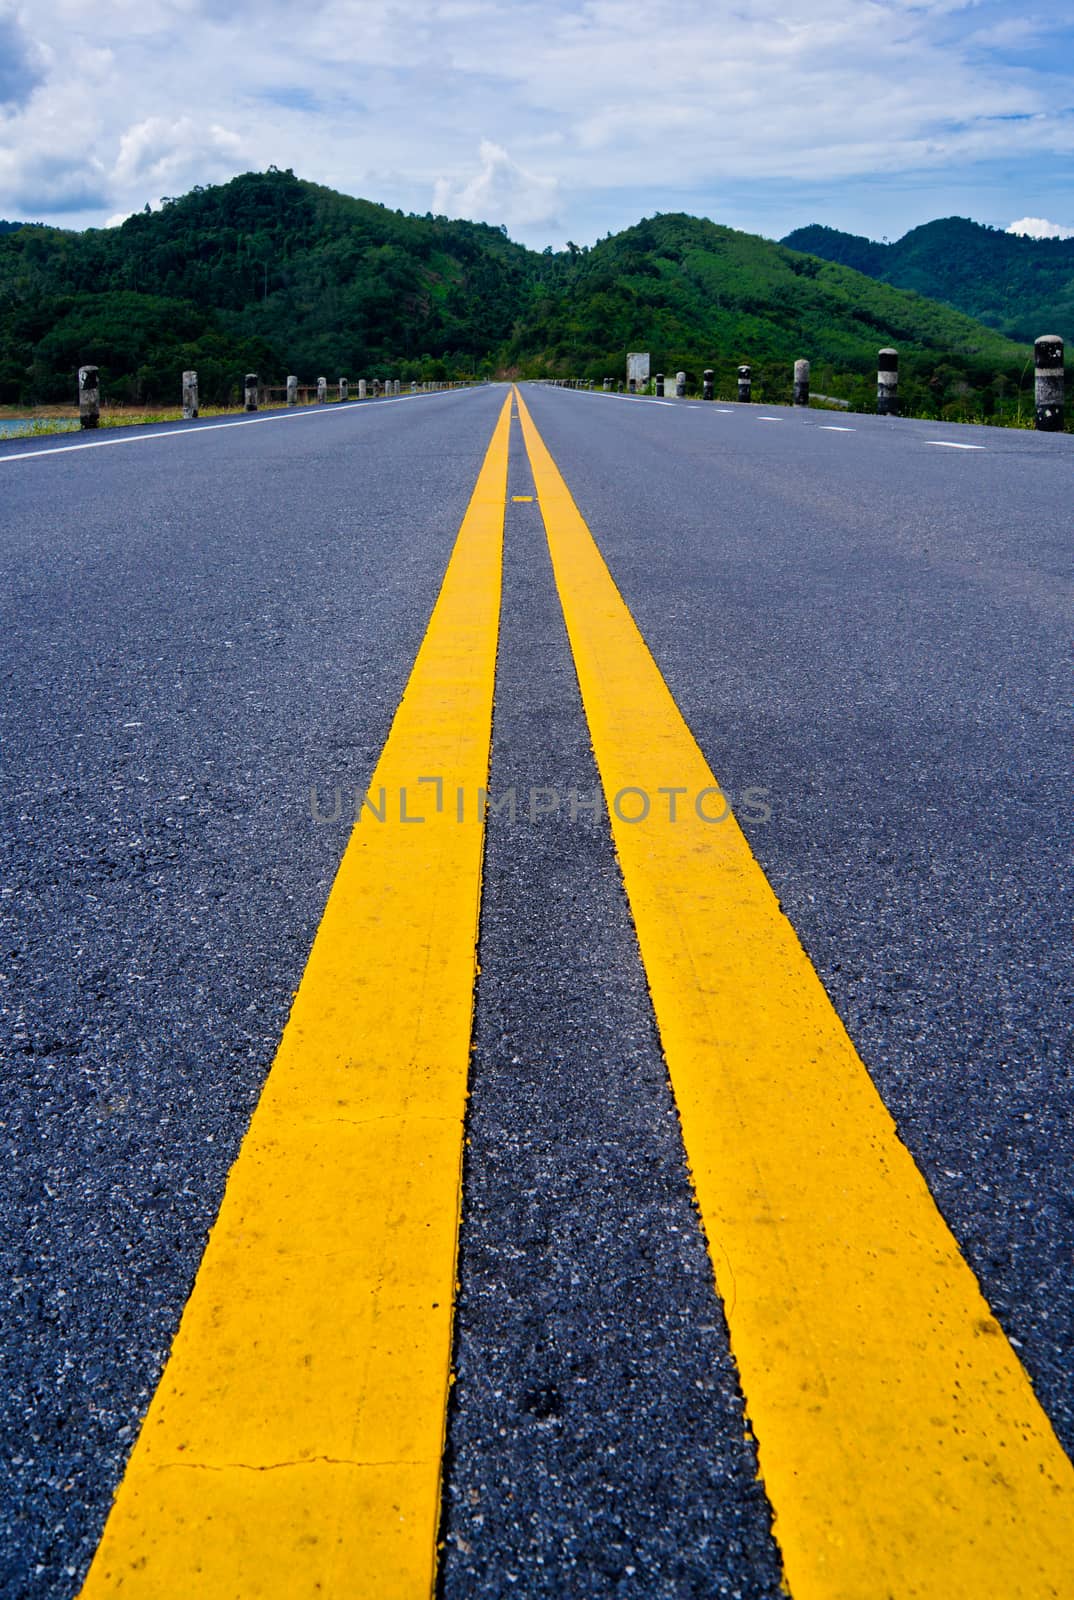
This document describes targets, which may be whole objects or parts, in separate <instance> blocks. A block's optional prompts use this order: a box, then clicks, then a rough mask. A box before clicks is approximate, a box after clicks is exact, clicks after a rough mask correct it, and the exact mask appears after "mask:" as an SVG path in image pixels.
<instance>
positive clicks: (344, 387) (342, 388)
mask: <svg viewBox="0 0 1074 1600" xmlns="http://www.w3.org/2000/svg"><path fill="white" fill-rule="evenodd" d="M350 392H351V386H350V382H349V380H348V379H346V378H340V380H339V398H340V399H341V400H348V399H349V398H350Z"/></svg>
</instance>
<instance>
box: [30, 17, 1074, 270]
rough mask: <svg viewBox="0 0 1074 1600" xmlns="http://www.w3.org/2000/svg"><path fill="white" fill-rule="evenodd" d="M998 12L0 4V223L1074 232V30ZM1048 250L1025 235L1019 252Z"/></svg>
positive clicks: (518, 233) (566, 234)
mask: <svg viewBox="0 0 1074 1600" xmlns="http://www.w3.org/2000/svg"><path fill="white" fill-rule="evenodd" d="M1059 13H1060V8H1058V7H1056V6H1055V5H1054V3H1053V4H1051V5H1049V6H1047V7H1046V6H1044V5H1041V6H1040V8H1039V10H1038V9H1033V8H1032V4H1031V5H1030V8H1029V9H1025V8H1024V7H1023V6H1021V5H1017V6H1016V5H1014V4H1010V3H1007V0H853V3H851V0H737V3H731V4H728V3H725V0H384V3H373V0H304V3H303V4H302V5H301V6H297V5H295V4H294V3H293V0H292V3H289V4H278V3H276V0H98V3H97V4H96V5H94V4H86V0H50V3H49V4H48V5H47V6H41V5H40V4H38V5H35V6H33V7H32V8H31V6H29V5H21V4H18V3H15V0H0V217H8V218H14V217H19V218H29V219H35V220H37V219H40V220H44V221H51V222H57V223H61V224H63V225H65V226H70V227H87V226H101V225H104V224H105V223H107V222H111V221H114V220H116V219H117V218H120V217H122V216H125V215H127V214H129V213H130V212H131V211H133V210H137V209H141V207H142V206H143V205H145V204H146V203H149V204H151V205H154V204H157V203H158V202H159V200H160V198H161V196H162V195H178V194H182V193H184V192H185V191H186V190H188V189H189V188H191V187H192V186H193V185H194V184H196V183H215V182H219V181H222V180H224V179H226V178H228V177H231V176H233V175H234V174H235V173H237V172H242V171H248V170H250V169H263V168H265V167H267V166H268V165H270V164H275V165H277V166H280V167H293V168H294V170H295V171H296V172H297V173H298V174H299V175H300V176H302V177H307V178H312V179H314V180H316V181H318V182H321V183H327V184H330V185H331V186H333V187H335V188H338V189H342V190H343V191H344V192H346V193H348V194H357V195H362V196H363V197H365V198H367V199H370V200H378V201H381V202H383V203H384V204H386V205H390V206H397V207H400V208H402V209H403V210H406V211H418V212H425V211H429V210H432V211H438V212H446V213H448V214H449V215H454V216H468V217H473V218H478V219H481V220H484V221H488V222H492V223H497V224H499V223H503V224H505V225H506V226H507V228H508V230H509V232H510V233H511V235H512V237H514V238H517V239H521V240H523V241H525V242H526V243H527V244H530V245H535V246H537V247H538V248H540V247H543V246H544V245H546V244H551V245H553V246H557V247H558V246H561V245H562V244H563V243H564V242H565V241H566V240H567V239H568V238H570V239H574V240H575V241H576V242H578V243H579V244H584V243H591V242H592V241H593V240H594V239H596V238H598V237H600V236H602V235H603V234H604V233H606V232H609V231H614V230H616V229H618V228H621V227H625V226H627V225H628V224H630V223H631V222H635V221H637V219H638V218H639V217H640V216H643V215H648V214H651V213H652V212H654V211H674V210H685V211H690V212H693V213H695V214H697V215H702V216H709V217H712V218H714V219H715V220H716V221H718V222H725V223H728V224H730V225H731V226H733V227H738V228H745V229H748V230H749V231H752V232H757V233H763V234H766V235H768V236H769V237H779V236H780V235H782V234H784V233H787V232H788V231H789V230H790V229H791V228H794V227H798V226H800V225H801V224H803V223H807V222H815V221H817V222H827V223H829V224H831V225H832V226H835V227H840V228H847V229H850V230H851V231H853V232H857V233H865V234H868V235H870V236H871V237H873V238H884V237H887V238H892V239H894V238H897V237H898V236H899V235H901V234H902V233H904V232H905V231H906V230H907V229H908V228H911V227H914V226H915V225H916V224H918V223H921V222H927V221H929V220H931V219H932V218H933V217H938V216H949V215H952V214H957V215H961V216H971V217H975V218H976V219H977V220H979V221H982V222H989V223H992V224H994V225H997V226H1002V227H1006V226H1008V225H1009V224H1010V223H1011V222H1012V221H1015V220H1017V219H1023V218H1036V219H1040V220H1041V221H1042V222H1046V223H1050V224H1051V225H1053V226H1054V227H1057V228H1060V229H1062V230H1063V231H1064V232H1065V231H1074V23H1070V22H1067V21H1065V20H1064V19H1063V17H1062V16H1061V15H1060V14H1059ZM1038 231H1039V230H1038Z"/></svg>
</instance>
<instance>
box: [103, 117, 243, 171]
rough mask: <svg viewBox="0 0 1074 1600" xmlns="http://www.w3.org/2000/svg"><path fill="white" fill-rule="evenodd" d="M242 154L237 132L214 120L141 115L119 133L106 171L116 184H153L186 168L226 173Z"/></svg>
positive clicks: (233, 169) (236, 164) (233, 166)
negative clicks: (206, 122) (202, 121)
mask: <svg viewBox="0 0 1074 1600" xmlns="http://www.w3.org/2000/svg"><path fill="white" fill-rule="evenodd" d="M244 154H245V152H244V150H243V143H242V140H241V139H240V138H239V136H238V134H236V133H232V132H231V130H230V129H229V128H224V127H221V126H220V125H219V123H210V125H209V126H208V127H204V126H202V125H201V124H200V123H197V122H195V121H194V119H193V117H189V116H183V117H177V118H176V119H175V120H174V121H172V122H169V121H168V120H167V119H166V118H165V117H147V118H146V120H145V121H144V122H139V123H136V124H135V125H134V127H132V128H128V129H127V131H126V133H125V134H123V136H122V138H121V139H120V141H119V153H118V155H117V157H116V161H115V166H114V167H113V169H112V171H113V177H114V178H115V180H116V182H117V183H118V184H119V186H120V187H121V188H129V187H130V186H131V185H133V184H136V183H137V184H142V185H143V186H144V185H150V186H153V185H157V186H159V185H161V184H165V183H171V182H172V181H173V180H174V179H175V178H177V177H180V176H187V175H189V174H190V173H191V172H193V173H202V174H204V175H205V176H206V177H209V178H219V177H224V176H230V175H231V174H232V173H234V172H235V171H236V168H237V167H238V166H239V165H240V164H241V162H242V159H243V156H244ZM191 181H192V182H195V181H199V180H198V179H191ZM200 181H204V178H203V179H202V180H200Z"/></svg>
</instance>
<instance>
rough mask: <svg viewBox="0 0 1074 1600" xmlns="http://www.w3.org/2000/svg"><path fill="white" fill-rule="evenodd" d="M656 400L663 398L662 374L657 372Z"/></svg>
mask: <svg viewBox="0 0 1074 1600" xmlns="http://www.w3.org/2000/svg"><path fill="white" fill-rule="evenodd" d="M656 398H657V399H658V400H662V399H663V398H664V374H663V373H662V372H658V373H657V375H656Z"/></svg>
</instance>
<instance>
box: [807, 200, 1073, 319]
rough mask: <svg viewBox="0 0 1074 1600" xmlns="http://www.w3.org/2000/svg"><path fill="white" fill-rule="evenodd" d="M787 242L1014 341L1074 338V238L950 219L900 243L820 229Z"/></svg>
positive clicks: (810, 229)
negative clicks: (912, 293) (924, 297)
mask: <svg viewBox="0 0 1074 1600" xmlns="http://www.w3.org/2000/svg"><path fill="white" fill-rule="evenodd" d="M783 243H784V244H785V245H789V246H790V247H791V249H794V250H805V251H808V252H809V253H810V254H811V255H815V256H820V257H822V258H823V259H824V260H825V261H836V262H840V263H842V264H843V265H844V266H848V267H854V268H856V269H857V271H858V272H865V273H868V274H869V276H870V277H873V278H880V279H882V280H883V281H884V282H885V283H890V284H894V285H895V286H896V287H898V288H901V289H913V290H916V292H917V293H918V294H923V295H929V296H930V297H931V298H932V299H934V300H942V301H943V302H944V303H945V304H947V305H950V306H955V307H956V308H957V309H958V310H959V311H964V312H965V313H966V314H967V316H971V317H976V318H977V320H978V321H980V322H985V323H987V324H988V325H989V326H990V327H993V328H998V329H999V330H1000V331H1001V332H1003V333H1005V334H1008V335H1009V336H1010V337H1011V338H1012V339H1023V340H1030V341H1031V340H1033V339H1036V338H1037V337H1038V336H1039V335H1040V334H1042V333H1058V334H1060V335H1069V336H1070V337H1074V239H1029V238H1025V237H1024V236H1022V235H1021V234H1014V233H1004V232H1003V231H1002V230H1000V229H998V228H987V227H984V226H983V225H982V224H981V223H979V222H971V221H969V219H968V218H966V217H945V218H943V219H942V220H941V221H938V222H929V223H926V224H925V226H924V227H922V228H914V229H913V230H912V231H911V232H910V233H908V234H906V235H905V236H904V237H903V238H901V239H899V240H897V241H896V242H895V243H894V244H876V243H875V242H874V241H873V240H872V239H863V238H860V237H859V236H858V235H857V234H852V233H840V232H839V231H838V230H837V229H835V228H825V227H821V226H820V225H819V224H817V223H814V224H813V225H812V226H811V227H808V228H798V229H797V230H796V231H795V232H794V233H790V234H788V235H787V237H786V238H785V239H784V241H783Z"/></svg>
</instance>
